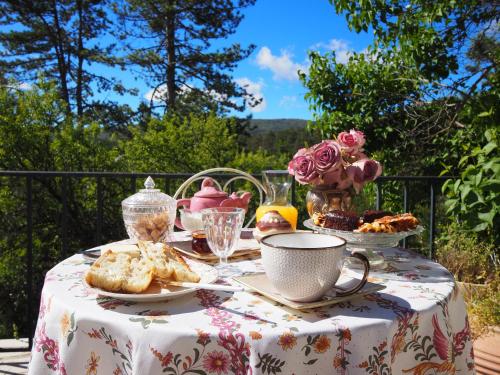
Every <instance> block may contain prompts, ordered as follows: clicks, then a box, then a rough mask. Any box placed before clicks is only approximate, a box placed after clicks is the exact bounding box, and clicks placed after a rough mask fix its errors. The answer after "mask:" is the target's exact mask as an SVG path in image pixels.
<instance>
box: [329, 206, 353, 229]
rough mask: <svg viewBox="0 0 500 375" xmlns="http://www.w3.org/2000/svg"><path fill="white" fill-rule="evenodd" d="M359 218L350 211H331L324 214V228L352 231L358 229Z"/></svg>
mask: <svg viewBox="0 0 500 375" xmlns="http://www.w3.org/2000/svg"><path fill="white" fill-rule="evenodd" d="M358 224H359V216H358V215H357V214H356V213H355V212H352V211H341V210H333V211H330V212H327V213H326V214H325V222H324V224H323V227H324V228H331V229H338V230H346V231H353V230H354V229H356V228H357V227H358Z"/></svg>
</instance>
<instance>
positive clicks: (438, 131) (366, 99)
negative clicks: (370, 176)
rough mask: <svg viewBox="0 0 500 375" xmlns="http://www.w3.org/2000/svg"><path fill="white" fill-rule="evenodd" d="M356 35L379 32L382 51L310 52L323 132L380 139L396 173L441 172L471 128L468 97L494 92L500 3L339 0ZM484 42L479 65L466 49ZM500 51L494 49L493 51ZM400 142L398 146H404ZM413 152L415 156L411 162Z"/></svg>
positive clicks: (376, 47) (312, 95)
mask: <svg viewBox="0 0 500 375" xmlns="http://www.w3.org/2000/svg"><path fill="white" fill-rule="evenodd" d="M332 3H333V4H334V6H335V8H336V11H337V12H339V13H341V12H342V13H344V14H345V16H346V19H347V21H348V24H349V27H350V28H351V29H353V30H355V31H357V32H359V31H361V30H365V31H366V30H368V28H372V29H373V32H374V35H375V39H374V43H373V45H371V46H369V47H368V48H367V50H366V51H364V52H362V53H352V54H351V56H350V58H349V61H347V62H346V63H345V64H343V63H339V62H338V61H337V59H336V57H335V54H334V53H329V54H325V55H321V54H320V53H318V52H312V53H311V54H310V58H311V62H312V63H311V67H310V69H309V73H308V74H307V75H306V74H302V75H301V79H302V82H303V83H304V85H305V86H306V88H307V89H308V90H309V92H308V93H307V94H306V98H307V99H308V100H309V102H310V104H311V109H312V110H313V111H314V117H315V120H316V125H313V126H316V127H318V128H319V129H320V130H321V131H322V132H323V135H324V136H331V135H332V134H334V133H337V132H338V131H340V130H343V129H345V128H346V127H356V128H359V129H361V130H363V131H365V132H366V133H367V135H368V136H376V139H378V140H379V142H377V143H372V144H369V145H368V147H372V150H371V151H372V152H373V151H375V150H374V149H373V148H377V150H378V151H379V152H380V154H381V157H382V158H383V161H384V162H385V166H386V170H389V171H390V172H391V173H398V172H400V171H404V172H405V174H408V173H427V174H438V173H439V172H440V171H441V168H442V167H441V165H442V164H440V163H442V159H443V157H446V150H447V145H448V143H449V139H451V138H452V137H453V136H454V134H457V131H458V130H459V129H460V128H462V127H464V126H466V125H464V124H463V123H461V122H460V121H459V120H460V114H461V112H462V110H463V109H464V106H465V104H466V103H467V101H469V100H471V98H473V97H474V96H476V95H479V94H480V93H481V92H482V91H485V90H487V89H488V87H490V86H491V80H492V78H493V76H494V75H495V74H496V66H497V62H498V54H497V53H494V49H491V48H490V49H489V50H488V51H489V52H488V51H485V49H488V48H487V47H491V46H492V45H494V44H495V43H493V42H491V39H492V38H489V39H488V40H489V41H490V42H491V43H487V42H485V37H487V36H488V35H494V36H493V39H495V40H498V27H497V24H496V23H495V19H496V17H497V16H496V14H498V12H495V6H494V5H492V4H489V3H486V2H482V1H468V2H456V1H452V0H449V1H448V0H444V1H439V2H430V1H426V0H417V1H413V2H411V3H410V4H408V2H406V1H389V0H387V1H386V0H376V1H370V2H361V3H360V2H357V1H351V0H337V1H332ZM476 40H482V41H483V42H482V43H481V45H482V47H483V48H482V49H481V48H476V49H475V50H476V51H477V50H481V51H483V55H484V56H483V57H487V58H482V59H481V61H480V63H477V64H475V65H474V66H470V63H471V58H470V57H468V56H467V51H468V50H470V47H471V46H473V45H474V44H477V43H476V42H475V41H476ZM492 51H493V52H492ZM395 145H396V146H395ZM408 156H411V157H408ZM401 160H403V161H405V163H404V164H402V163H401Z"/></svg>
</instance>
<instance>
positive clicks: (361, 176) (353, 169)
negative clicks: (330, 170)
mask: <svg viewBox="0 0 500 375" xmlns="http://www.w3.org/2000/svg"><path fill="white" fill-rule="evenodd" d="M346 172H347V175H348V176H349V178H350V179H351V180H352V183H353V185H354V188H355V189H356V191H357V192H358V193H359V192H360V191H361V189H362V188H363V185H364V184H365V183H366V182H368V181H373V180H375V179H376V178H377V177H378V176H380V175H381V174H382V166H381V165H380V163H379V162H378V161H375V160H372V159H362V160H358V161H356V162H354V163H353V164H352V165H350V166H348V167H347V169H346Z"/></svg>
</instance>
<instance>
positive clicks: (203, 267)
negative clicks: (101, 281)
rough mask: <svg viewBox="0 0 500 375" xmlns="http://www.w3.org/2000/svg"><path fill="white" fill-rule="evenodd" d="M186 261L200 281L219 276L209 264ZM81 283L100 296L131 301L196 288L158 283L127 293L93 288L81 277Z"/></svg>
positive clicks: (175, 294)
mask: <svg viewBox="0 0 500 375" xmlns="http://www.w3.org/2000/svg"><path fill="white" fill-rule="evenodd" d="M186 262H187V263H188V264H189V267H191V270H192V271H193V272H196V273H197V274H198V275H200V278H201V279H200V283H207V284H211V283H213V282H215V281H216V280H217V278H218V277H219V273H218V272H217V270H216V269H215V268H214V267H212V266H209V265H208V264H204V263H200V262H195V261H192V260H189V259H186ZM83 283H84V284H85V285H86V286H87V287H88V288H89V289H91V290H93V291H95V292H96V293H97V294H99V295H101V296H106V297H113V298H116V299H120V300H123V301H131V302H158V301H165V300H169V299H174V298H177V297H180V296H184V295H186V294H190V293H193V292H194V291H195V290H196V289H197V288H183V287H177V286H170V287H169V289H164V288H160V287H159V286H158V285H152V286H151V287H150V288H148V289H147V290H146V291H145V292H143V293H139V294H128V293H113V292H108V291H105V290H102V289H99V288H94V287H92V286H90V285H88V284H87V282H86V281H85V279H83Z"/></svg>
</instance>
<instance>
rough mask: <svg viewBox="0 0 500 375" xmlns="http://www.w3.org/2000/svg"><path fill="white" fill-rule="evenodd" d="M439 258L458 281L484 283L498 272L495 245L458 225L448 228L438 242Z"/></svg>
mask: <svg viewBox="0 0 500 375" xmlns="http://www.w3.org/2000/svg"><path fill="white" fill-rule="evenodd" d="M436 258H437V261H438V262H439V263H441V264H442V265H443V266H445V267H446V268H447V269H448V270H449V271H450V272H451V273H453V275H454V276H455V279H456V280H458V281H462V282H466V283H479V284H484V283H486V282H488V281H491V280H493V278H494V277H495V276H496V273H497V272H498V268H499V265H498V261H496V257H495V246H494V245H493V244H492V243H490V242H488V241H482V240H480V239H479V237H478V235H477V234H475V233H471V232H468V231H464V230H461V229H460V228H459V227H458V225H457V224H450V225H449V226H448V227H446V228H445V230H444V231H443V234H442V235H441V237H440V239H439V240H438V241H437V249H436Z"/></svg>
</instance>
